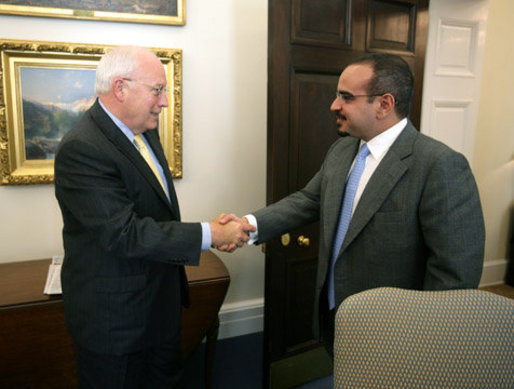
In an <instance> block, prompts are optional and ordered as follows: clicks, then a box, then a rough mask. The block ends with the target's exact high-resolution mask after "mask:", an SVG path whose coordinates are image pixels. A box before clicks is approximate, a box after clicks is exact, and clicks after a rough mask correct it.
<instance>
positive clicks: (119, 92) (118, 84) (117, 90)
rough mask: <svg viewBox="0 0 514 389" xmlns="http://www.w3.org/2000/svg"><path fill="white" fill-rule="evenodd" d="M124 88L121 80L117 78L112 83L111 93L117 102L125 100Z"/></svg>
mask: <svg viewBox="0 0 514 389" xmlns="http://www.w3.org/2000/svg"><path fill="white" fill-rule="evenodd" d="M124 87H125V85H124V82H123V80H122V79H121V78H117V79H116V80H114V83H113V85H112V92H113V94H114V97H115V98H116V100H118V101H119V102H123V101H124V99H125V93H124V91H123V88H124Z"/></svg>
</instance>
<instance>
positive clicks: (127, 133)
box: [98, 99, 135, 143]
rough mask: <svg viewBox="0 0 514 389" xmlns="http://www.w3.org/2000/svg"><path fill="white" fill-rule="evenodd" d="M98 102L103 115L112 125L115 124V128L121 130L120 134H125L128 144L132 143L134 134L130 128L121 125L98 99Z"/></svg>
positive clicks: (123, 124)
mask: <svg viewBox="0 0 514 389" xmlns="http://www.w3.org/2000/svg"><path fill="white" fill-rule="evenodd" d="M98 102H99V103H100V107H102V109H103V110H104V111H105V113H106V114H107V116H109V117H110V118H111V119H112V121H113V122H114V124H116V126H117V127H118V128H119V129H120V130H121V132H123V133H124V134H125V136H126V137H127V138H128V140H129V141H130V143H134V137H135V135H134V133H133V132H132V130H131V129H130V128H128V127H127V126H126V125H125V123H123V122H122V121H121V120H120V119H118V118H117V117H116V116H114V115H113V114H112V113H111V112H110V111H109V110H108V109H107V108H106V107H105V105H103V103H102V101H101V100H100V99H98Z"/></svg>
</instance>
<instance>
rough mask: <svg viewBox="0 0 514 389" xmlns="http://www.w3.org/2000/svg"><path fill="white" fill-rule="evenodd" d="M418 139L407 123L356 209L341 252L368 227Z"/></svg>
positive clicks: (376, 171)
mask: <svg viewBox="0 0 514 389" xmlns="http://www.w3.org/2000/svg"><path fill="white" fill-rule="evenodd" d="M417 135H418V132H417V130H416V129H415V128H414V127H413V126H412V124H410V122H409V123H408V124H407V127H406V128H405V129H404V130H403V131H402V133H401V134H400V135H399V136H398V138H397V139H396V141H395V142H394V143H393V144H392V145H391V148H390V149H389V151H388V152H387V154H386V155H385V157H384V159H383V160H382V161H381V162H380V164H379V165H378V167H377V169H376V170H375V172H374V173H373V175H372V176H371V178H370V180H369V182H368V184H367V185H366V188H365V189H364V192H363V193H362V196H361V198H360V200H359V203H358V204H357V207H356V208H355V212H354V214H353V216H352V219H351V221H350V225H349V227H348V232H347V233H346V237H345V240H344V242H343V245H342V247H341V252H342V251H344V250H345V249H346V247H348V245H349V244H350V243H351V242H352V241H353V240H354V239H355V237H356V236H357V235H358V234H359V233H360V232H361V231H362V229H363V228H364V227H365V226H366V225H367V224H368V223H369V221H370V220H371V218H372V217H373V215H375V213H377V211H378V209H379V208H380V207H381V206H382V204H383V202H384V201H385V199H386V198H387V197H388V196H389V193H390V192H391V190H393V188H394V187H395V185H396V183H397V182H398V181H399V180H400V178H401V177H402V176H403V175H404V174H405V173H406V171H407V170H408V167H407V165H406V164H405V163H404V162H403V159H404V158H406V157H407V156H409V155H411V154H412V147H413V142H414V140H415V138H416V137H417Z"/></svg>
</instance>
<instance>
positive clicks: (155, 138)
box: [145, 130, 180, 220]
mask: <svg viewBox="0 0 514 389" xmlns="http://www.w3.org/2000/svg"><path fill="white" fill-rule="evenodd" d="M145 137H146V139H147V140H148V143H149V144H150V147H151V148H152V150H153V152H154V154H155V156H156V157H157V160H158V161H159V163H160V164H161V166H162V170H163V172H164V176H165V177H166V181H167V183H168V191H169V194H170V202H171V206H172V208H173V210H174V212H175V214H176V215H177V219H178V220H180V210H179V206H178V199H177V194H176V192H175V185H173V179H172V177H171V173H170V169H169V167H168V161H167V160H166V156H165V155H164V150H163V149H162V145H161V142H160V139H159V133H158V132H157V130H148V131H146V132H145ZM159 189H161V192H162V188H161V186H160V184H159Z"/></svg>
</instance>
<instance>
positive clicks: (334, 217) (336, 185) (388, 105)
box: [222, 54, 485, 351]
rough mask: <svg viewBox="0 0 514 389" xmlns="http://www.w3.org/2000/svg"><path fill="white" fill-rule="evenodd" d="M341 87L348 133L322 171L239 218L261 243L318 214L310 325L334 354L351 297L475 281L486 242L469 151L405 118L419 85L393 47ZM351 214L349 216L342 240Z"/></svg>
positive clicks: (342, 122)
mask: <svg viewBox="0 0 514 389" xmlns="http://www.w3.org/2000/svg"><path fill="white" fill-rule="evenodd" d="M337 88H338V89H337V95H336V98H335V100H334V101H333V103H332V105H331V107H330V109H331V111H332V112H334V113H335V115H336V118H337V126H338V128H339V134H340V135H341V136H342V137H343V138H342V139H339V140H338V141H336V142H335V143H334V144H333V145H332V147H331V148H330V150H329V152H328V154H327V156H326V158H325V160H324V162H323V165H322V166H321V169H320V170H319V171H318V172H317V173H316V175H315V176H314V177H313V178H312V180H311V181H310V182H309V183H308V184H307V185H306V186H305V187H304V188H303V189H301V190H300V191H298V192H296V193H293V194H291V195H289V196H288V197H286V198H284V199H282V200H281V201H279V202H277V203H275V204H272V205H270V206H268V207H266V208H263V209H261V210H259V211H257V212H254V213H253V214H252V215H247V216H246V217H245V218H243V219H239V220H240V221H243V220H244V221H245V222H246V221H248V220H249V221H250V222H251V223H253V224H254V225H255V226H257V232H256V233H255V234H250V238H251V239H254V240H256V241H257V242H265V241H267V240H270V239H272V238H274V237H277V236H280V235H281V234H284V233H286V232H288V231H291V230H294V229H296V228H298V227H300V226H302V225H304V224H308V223H311V222H314V221H318V220H319V221H320V249H319V262H318V267H317V279H316V295H315V297H316V301H315V320H314V328H315V332H316V333H317V334H319V333H320V332H321V335H322V338H324V340H325V345H326V347H327V349H328V350H329V351H331V350H332V341H333V323H334V314H335V311H336V309H337V307H338V306H339V304H340V303H341V301H343V300H344V299H345V298H346V297H348V296H350V295H352V294H354V293H357V292H360V291H363V290H366V289H370V288H375V287H381V286H392V287H400V288H407V289H419V290H443V289H457V288H476V287H477V286H478V283H479V280H480V276H481V273H482V265H483V255H484V241H485V229H484V221H483V215H482V209H481V205H480V199H479V194H478V190H477V186H476V183H475V180H474V177H473V175H472V173H471V170H470V167H469V164H468V162H467V160H466V158H465V157H464V156H463V155H461V154H459V153H457V152H455V151H454V150H452V149H450V148H449V147H447V146H445V145H444V144H442V143H440V142H438V141H436V140H434V139H431V138H429V137H427V136H425V135H423V134H420V133H419V132H418V131H417V130H416V129H415V128H414V126H413V125H412V124H411V123H410V121H409V120H408V119H407V115H408V112H409V108H410V102H411V96H412V88H413V76H412V73H411V71H410V69H409V66H408V64H407V63H406V62H405V61H404V60H403V59H402V58H401V57H399V56H396V55H391V54H372V55H368V56H365V57H361V58H359V59H357V60H355V61H354V62H352V63H351V64H350V65H348V66H347V67H346V68H345V69H344V71H343V72H342V74H341V76H340V78H339V82H338V86H337ZM363 145H365V146H366V148H367V149H368V150H369V154H368V155H367V156H365V159H363V161H364V163H363V170H362V173H361V174H362V175H361V176H360V180H357V182H356V183H355V186H356V191H355V194H354V196H352V197H353V204H351V202H350V204H351V205H350V206H349V207H347V208H349V209H346V210H345V209H344V208H345V207H344V206H343V197H344V196H345V192H348V191H349V190H350V188H348V187H349V186H350V184H347V178H348V177H349V175H350V172H351V170H352V167H353V166H354V165H357V163H356V162H355V160H356V155H357V154H358V151H359V150H360V149H361V147H362V146H363ZM345 211H346V213H347V214H348V215H349V220H350V221H349V224H348V225H347V228H346V234H345V235H344V233H343V238H342V239H341V240H340V241H339V242H337V243H336V239H335V236H336V231H338V228H339V226H340V225H341V224H342V223H341V222H340V221H339V219H340V217H339V215H340V213H341V212H345ZM228 220H235V216H234V215H227V217H226V218H225V219H224V221H228ZM230 248H231V247H230V246H225V247H222V249H229V250H230ZM232 248H234V247H233V246H232ZM320 330H321V331H320Z"/></svg>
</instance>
